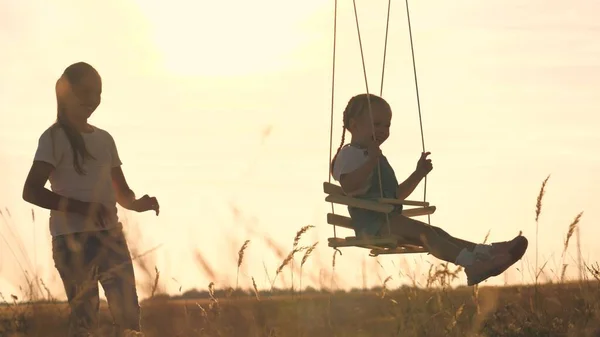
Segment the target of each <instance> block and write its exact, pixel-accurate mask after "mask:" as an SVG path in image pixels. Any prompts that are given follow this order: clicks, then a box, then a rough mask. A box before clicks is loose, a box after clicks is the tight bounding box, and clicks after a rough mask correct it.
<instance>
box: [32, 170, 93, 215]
mask: <svg viewBox="0 0 600 337" xmlns="http://www.w3.org/2000/svg"><path fill="white" fill-rule="evenodd" d="M53 170H54V166H52V165H51V164H49V163H46V162H43V161H34V162H33V164H32V165H31V168H30V169H29V174H28V175H27V179H26V180H25V186H23V200H25V201H27V202H29V203H31V204H34V205H36V206H38V207H42V208H45V209H50V210H55V211H62V212H69V213H78V214H82V215H85V214H87V213H88V209H89V207H90V204H89V203H87V202H84V201H80V200H75V199H71V198H67V197H63V196H61V195H58V194H56V193H54V192H52V191H50V190H48V189H47V188H46V187H45V186H46V182H47V181H48V177H50V173H52V171H53Z"/></svg>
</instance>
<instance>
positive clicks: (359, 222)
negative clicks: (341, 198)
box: [332, 144, 402, 236]
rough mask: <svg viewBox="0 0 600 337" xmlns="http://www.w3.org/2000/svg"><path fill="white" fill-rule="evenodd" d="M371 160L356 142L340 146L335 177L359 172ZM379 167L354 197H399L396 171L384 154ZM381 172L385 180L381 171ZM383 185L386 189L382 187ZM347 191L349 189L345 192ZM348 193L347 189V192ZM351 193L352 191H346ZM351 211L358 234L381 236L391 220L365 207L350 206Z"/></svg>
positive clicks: (334, 170) (398, 207)
mask: <svg viewBox="0 0 600 337" xmlns="http://www.w3.org/2000/svg"><path fill="white" fill-rule="evenodd" d="M368 160H369V158H368V154H367V152H366V149H364V148H361V147H360V146H358V145H355V144H347V145H345V146H344V147H342V148H341V149H340V151H339V152H338V154H337V156H336V158H335V161H334V163H333V170H332V171H333V174H332V175H333V178H334V179H335V180H337V181H340V178H341V176H342V175H344V174H347V173H350V172H353V171H355V170H356V169H358V168H360V167H361V166H363V165H365V164H366V163H367V161H368ZM378 165H379V169H378V168H377V166H376V167H375V169H374V170H373V171H371V173H370V174H369V177H368V178H367V179H366V180H365V185H364V186H362V187H361V188H360V189H359V190H358V191H356V192H353V193H352V196H353V197H355V198H360V199H367V200H377V199H379V198H381V197H382V194H383V197H384V198H396V190H397V187H398V180H397V179H396V175H395V173H394V169H393V168H392V166H391V165H390V163H389V162H388V160H387V158H386V157H385V156H384V155H383V154H382V155H381V156H380V157H379V164H378ZM380 172H381V180H380V179H379V173H380ZM380 183H381V187H383V191H382V190H381V189H380V188H379V187H380ZM344 192H345V191H344ZM345 193H346V192H345ZM346 194H348V193H346ZM348 212H349V213H350V217H351V219H352V221H351V223H352V227H354V230H355V232H356V235H357V236H361V235H363V234H368V235H379V234H381V233H380V230H381V228H382V226H383V225H385V223H386V221H387V219H386V216H385V214H384V213H380V212H375V211H370V210H365V209H361V208H356V207H351V206H348ZM393 212H394V213H400V214H401V213H402V206H401V205H397V206H395V207H394V211H393Z"/></svg>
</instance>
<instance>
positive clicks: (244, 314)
mask: <svg viewBox="0 0 600 337" xmlns="http://www.w3.org/2000/svg"><path fill="white" fill-rule="evenodd" d="M546 182H547V179H546V180H545V181H544V183H543V184H542V188H541V190H540V193H539V196H538V198H537V205H536V210H535V213H536V232H537V218H538V217H539V215H540V213H541V208H542V199H543V195H544V187H545V184H546ZM580 218H581V213H580V214H579V215H577V216H576V217H575V218H574V220H573V222H572V223H571V224H569V225H568V226H567V230H566V235H565V238H566V239H565V242H564V247H562V248H563V251H566V250H567V248H568V246H569V243H570V241H571V237H572V236H573V234H574V233H576V231H577V228H578V223H579V220H580ZM309 229H310V226H306V227H303V228H301V229H300V230H299V231H298V233H297V234H296V237H295V238H294V248H293V250H292V251H291V252H290V253H289V255H287V257H285V258H283V259H282V262H281V265H280V266H279V268H278V269H277V271H276V274H275V276H274V277H275V278H277V276H278V275H279V274H280V273H282V272H283V271H284V269H286V268H287V267H289V265H290V264H292V263H294V264H297V266H299V267H300V270H302V267H303V266H304V263H305V262H306V261H307V260H308V259H310V257H311V252H312V250H313V249H314V247H315V246H314V245H312V246H308V247H301V246H300V245H299V244H298V243H299V240H300V237H301V236H302V235H303V234H304V233H305V232H306V231H307V230H309ZM534 242H537V238H535V241H534ZM577 243H578V242H577ZM247 244H248V241H246V243H245V244H244V245H243V246H242V247H241V248H240V249H239V252H238V256H239V258H238V263H237V268H238V272H239V270H240V266H241V265H242V263H243V260H244V250H245V249H246V248H247ZM530 249H535V250H536V262H535V270H536V271H537V272H536V273H535V278H534V282H533V283H532V284H529V285H518V286H503V287H477V286H476V287H465V286H459V287H452V286H451V285H450V284H451V282H452V280H453V279H455V278H456V276H457V275H458V273H462V270H461V269H460V268H455V267H453V266H449V265H448V264H438V265H436V266H432V268H431V269H429V271H428V272H427V274H426V275H424V279H425V280H426V281H425V282H424V283H417V282H414V281H413V284H412V285H405V286H402V287H400V288H396V289H388V282H387V281H388V279H386V280H384V281H383V283H382V285H381V286H380V287H378V288H373V289H355V290H352V291H349V292H344V291H335V290H332V289H334V288H332V287H327V286H322V287H321V289H319V290H317V289H313V288H302V287H297V288H296V289H277V288H275V287H272V288H271V289H267V290H259V289H257V287H256V285H255V283H254V279H252V281H253V283H254V287H253V288H251V289H238V287H237V285H236V286H235V287H233V288H232V287H230V288H225V289H219V288H218V287H216V286H215V285H214V284H213V283H210V284H208V285H207V286H206V289H203V290H192V291H188V292H186V293H182V294H180V295H178V296H168V295H165V294H161V292H160V290H158V288H159V287H158V284H159V281H160V272H159V270H156V271H155V276H154V278H150V279H148V280H147V281H148V283H149V287H150V288H151V289H152V291H151V293H152V295H151V296H150V297H149V299H147V300H145V301H143V302H142V304H141V305H142V327H143V332H144V336H147V337H170V336H182V337H183V336H189V337H193V336H240V337H241V336H244V337H246V336H248V337H250V336H257V337H258V336H261V337H262V336H265V337H266V336H290V337H301V336H302V337H303V336H310V337H321V336H323V337H326V336H327V337H330V336H344V337H346V336H347V337H355V336H356V337H359V336H360V337H362V336H365V337H366V336H407V337H410V336H461V337H465V336H474V337H475V336H489V337H492V336H574V337H587V336H600V266H599V265H598V263H586V262H581V263H579V265H578V266H577V267H578V268H579V272H580V275H581V277H580V279H578V280H575V281H569V280H566V278H565V270H566V264H563V267H562V271H561V272H557V271H555V272H554V276H549V275H548V274H549V272H548V271H547V270H546V269H545V263H542V264H541V266H540V265H538V261H537V247H535V246H531V245H530ZM578 251H580V250H579V247H578ZM300 253H302V257H301V258H300V259H298V261H296V256H295V255H296V254H300ZM334 267H335V254H334V258H333V261H332V268H334ZM144 268H145V269H146V270H147V269H148V266H145V267H144ZM150 270H151V269H150ZM299 277H300V284H301V281H302V273H300V275H299ZM541 279H543V280H544V282H541V281H540V280H541ZM232 284H237V280H236V281H235V282H233V283H232ZM272 284H274V282H273V283H272ZM43 288H44V287H43V284H42V286H41V287H39V286H38V285H35V286H34V285H33V284H32V282H29V284H28V285H27V286H26V287H24V290H23V293H24V296H22V297H26V298H24V301H21V299H19V298H18V297H17V296H15V295H7V294H2V293H0V337H17V336H19V337H20V336H44V337H55V336H56V337H58V336H66V322H67V315H68V312H69V310H68V306H67V304H66V303H64V302H59V301H56V300H55V299H54V297H53V296H52V295H51V294H50V293H49V292H46V294H44V295H42V296H40V295H39V293H40V292H38V291H36V290H35V289H43ZM100 316H101V317H100V328H99V331H98V334H97V336H112V334H111V317H110V313H109V310H108V308H107V305H106V303H104V302H103V303H102V305H101V314H100Z"/></svg>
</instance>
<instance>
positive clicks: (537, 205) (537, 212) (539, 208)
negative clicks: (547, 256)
mask: <svg viewBox="0 0 600 337" xmlns="http://www.w3.org/2000/svg"><path fill="white" fill-rule="evenodd" d="M548 179H550V175H548V176H547V177H546V179H544V182H542V188H540V193H539V194H538V197H537V200H536V203H535V269H536V270H538V259H539V221H538V220H539V218H540V214H541V213H542V205H543V202H542V200H543V198H544V194H545V193H546V184H547V183H548ZM538 275H539V273H536V277H535V283H536V284H537V281H538V279H537V277H538Z"/></svg>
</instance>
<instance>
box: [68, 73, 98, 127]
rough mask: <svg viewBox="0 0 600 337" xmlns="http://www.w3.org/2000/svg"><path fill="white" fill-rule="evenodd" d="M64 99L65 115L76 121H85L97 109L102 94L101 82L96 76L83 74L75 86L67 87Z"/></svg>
mask: <svg viewBox="0 0 600 337" xmlns="http://www.w3.org/2000/svg"><path fill="white" fill-rule="evenodd" d="M69 89H70V90H69V92H68V94H67V95H66V97H65V100H66V102H65V103H66V108H67V109H66V113H67V115H68V116H69V117H70V118H74V119H77V120H81V119H87V118H89V117H90V116H91V115H92V113H93V112H94V111H95V110H96V108H98V106H99V105H100V101H101V94H102V80H101V79H100V77H99V76H98V75H97V74H94V73H88V74H85V75H84V76H83V77H82V78H81V79H80V80H79V81H78V82H77V83H76V84H75V85H69Z"/></svg>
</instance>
